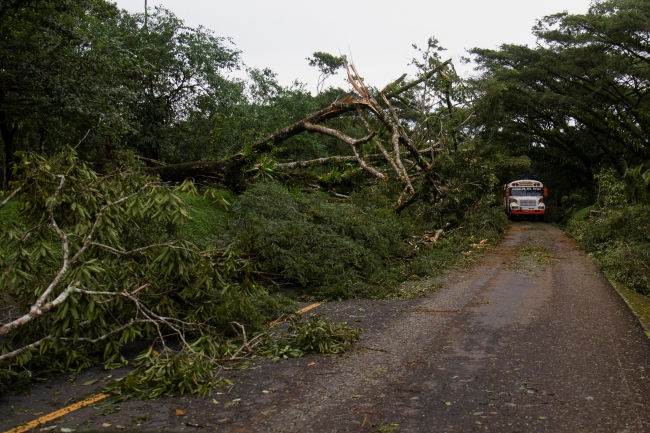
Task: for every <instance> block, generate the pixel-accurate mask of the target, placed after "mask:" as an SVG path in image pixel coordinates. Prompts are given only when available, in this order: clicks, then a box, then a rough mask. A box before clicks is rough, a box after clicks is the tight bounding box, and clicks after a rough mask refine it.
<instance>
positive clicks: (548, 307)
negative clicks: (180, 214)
mask: <svg viewBox="0 0 650 433" xmlns="http://www.w3.org/2000/svg"><path fill="white" fill-rule="evenodd" d="M490 248H491V251H489V252H488V253H487V254H485V255H484V256H483V257H482V258H481V259H479V260H478V261H477V262H476V263H475V264H474V265H473V266H472V267H471V268H470V269H465V270H459V271H454V272H451V273H449V274H447V275H445V276H443V277H440V278H437V279H435V280H431V281H429V282H428V283H427V284H429V285H431V286H433V287H436V290H434V291H431V292H430V293H428V294H427V295H426V296H424V297H421V298H415V299H409V300H395V301H392V300H391V301H369V300H349V301H344V302H331V303H326V304H323V305H321V306H319V307H318V308H316V309H314V310H313V311H312V312H313V313H320V314H325V315H327V316H328V317H329V318H330V319H333V320H336V321H339V320H342V321H346V322H348V323H349V324H350V325H351V326H356V327H360V328H363V331H364V332H363V335H364V337H363V340H361V341H359V342H358V343H357V344H356V345H355V349H354V350H353V351H351V352H350V353H348V354H346V355H344V356H329V357H318V356H307V357H304V358H300V359H290V360H284V361H279V362H276V363H273V362H271V361H269V360H257V361H255V360H253V361H252V364H251V365H250V366H249V367H250V368H249V369H247V370H231V371H228V372H227V374H226V375H227V377H228V380H229V381H230V382H232V386H231V387H228V388H226V389H223V390H221V391H220V392H215V393H213V395H212V396H211V397H209V398H200V397H196V396H179V397H173V398H161V399H157V400H153V401H125V402H121V403H118V404H110V402H108V403H104V406H102V404H96V405H95V407H87V408H84V409H80V410H78V411H76V412H74V413H72V414H69V415H67V416H65V417H64V418H63V419H59V420H57V421H55V422H51V423H49V424H47V425H46V426H43V427H38V428H36V429H35V431H39V430H40V429H42V428H49V427H52V426H54V428H52V429H50V430H49V431H52V432H56V431H61V428H64V429H75V430H76V431H81V430H96V431H127V430H129V431H130V430H136V431H154V430H156V431H157V430H167V431H196V432H200V431H219V432H250V431H260V432H347V431H350V432H373V431H381V432H391V431H393V432H397V431H399V432H454V431H458V432H467V431H499V432H502V431H506V432H535V431H540V432H546V431H554V432H582V431H584V432H600V431H602V432H642V431H650V412H649V411H648V400H649V399H650V383H649V376H648V375H650V343H649V340H648V338H646V336H645V334H644V332H643V330H642V328H641V327H640V325H639V323H638V321H637V320H636V318H635V317H634V316H633V315H632V313H631V312H630V311H629V309H628V308H627V306H626V304H625V303H624V302H623V301H622V300H621V298H620V297H619V296H618V295H617V294H616V292H615V291H614V289H613V288H612V287H611V285H610V284H609V283H608V282H607V280H606V279H605V278H604V277H603V275H602V274H601V273H600V271H599V270H598V269H597V267H596V266H595V264H594V263H593V261H592V260H591V259H590V258H589V257H587V256H586V255H585V254H584V253H583V252H581V251H580V249H579V248H578V246H577V245H576V244H575V243H574V242H573V241H572V240H571V239H570V238H568V237H567V236H565V235H564V234H562V233H561V232H560V231H558V230H557V229H555V228H553V227H551V226H549V225H546V224H542V223H512V224H511V225H510V229H509V231H508V233H507V235H506V236H505V237H504V239H503V240H502V241H501V242H500V243H499V244H498V245H496V246H493V247H490ZM87 374H88V376H84V377H78V378H76V379H75V381H76V382H79V383H78V385H80V386H82V384H81V382H80V381H82V380H86V379H87V377H94V376H92V375H93V374H95V375H97V376H98V377H99V376H100V375H103V376H104V377H105V376H106V373H105V372H100V371H97V372H95V373H93V371H90V372H88V373H87ZM113 374H119V372H117V373H115V372H114V373H113ZM99 378H101V377H99ZM57 380H58V379H57ZM85 383H88V382H85ZM72 385H74V383H71V384H66V383H65V382H64V381H63V380H60V382H56V381H55V382H50V383H48V384H40V385H37V386H35V387H34V389H32V391H31V394H30V395H22V396H21V395H14V396H5V397H3V398H2V401H0V429H2V431H5V430H8V429H9V428H11V427H13V426H15V425H17V424H18V423H20V422H22V421H28V420H31V419H34V418H37V413H38V412H45V413H47V412H49V411H51V410H52V407H51V406H52V405H51V404H49V403H51V400H52V398H53V395H52V394H54V393H55V392H56V390H57V389H58V390H59V394H57V395H56V396H58V395H61V396H67V394H66V392H69V391H70V389H71V386H72ZM99 385H101V382H97V383H93V384H92V386H99ZM47 386H49V387H50V388H49V389H48V388H46V387H47ZM92 386H87V389H88V391H91V388H92ZM56 396H54V397H56ZM176 409H179V410H180V413H181V415H178V413H179V412H178V411H177V410H176ZM182 414H184V415H182ZM64 431H65V430H64Z"/></svg>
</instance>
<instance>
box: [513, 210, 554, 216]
mask: <svg viewBox="0 0 650 433" xmlns="http://www.w3.org/2000/svg"><path fill="white" fill-rule="evenodd" d="M545 210H546V209H511V210H510V213H511V214H512V215H544V211H545Z"/></svg>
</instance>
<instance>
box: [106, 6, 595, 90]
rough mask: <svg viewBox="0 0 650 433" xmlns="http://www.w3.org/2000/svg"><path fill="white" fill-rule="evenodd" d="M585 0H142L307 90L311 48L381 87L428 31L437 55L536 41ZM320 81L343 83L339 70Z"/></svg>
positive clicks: (312, 79)
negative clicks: (555, 18)
mask: <svg viewBox="0 0 650 433" xmlns="http://www.w3.org/2000/svg"><path fill="white" fill-rule="evenodd" d="M589 4H590V0H455V1H454V0H446V1H442V0H429V1H425V0H401V1H389V0H327V1H312V0H275V1H269V0H266V1H265V0H237V1H232V0H231V1H218V0H148V5H149V7H152V6H154V5H162V6H164V7H165V8H167V9H169V10H171V11H172V12H173V13H174V14H175V15H176V16H178V17H179V18H181V19H183V20H185V23H186V24H187V25H189V26H191V27H196V26H199V25H202V26H204V27H206V28H208V29H210V30H213V31H214V32H215V34H216V35H217V36H227V37H231V38H232V39H233V41H234V42H235V45H236V47H237V48H238V49H239V50H241V51H242V58H243V60H244V62H245V63H246V65H248V66H252V67H258V68H264V67H268V68H271V69H272V70H273V71H275V72H276V73H277V74H278V79H279V81H280V83H282V84H284V85H289V84H290V83H292V82H293V81H294V80H296V79H297V80H299V81H301V82H303V83H306V84H307V85H308V89H309V90H311V91H312V92H314V91H315V90H316V83H317V81H318V75H319V74H318V71H317V70H316V69H315V68H313V67H310V66H309V65H308V64H307V60H305V58H306V57H309V56H311V55H312V53H314V52H315V51H325V52H328V53H331V54H335V55H339V54H347V55H348V56H351V58H352V60H353V61H354V63H355V65H356V67H357V70H358V71H359V74H360V75H361V76H363V77H364V78H365V80H366V83H367V84H369V85H372V86H376V87H383V86H384V85H386V84H387V83H389V82H390V81H392V80H394V79H395V78H398V77H399V76H400V75H402V73H404V72H412V71H413V69H411V68H409V67H408V64H409V61H410V60H411V59H412V58H413V56H414V54H415V51H414V50H413V47H412V44H417V45H418V46H421V47H424V46H426V42H427V39H428V38H429V37H430V36H435V37H436V38H437V39H438V40H439V41H440V45H441V46H443V47H445V48H447V51H445V52H443V53H442V57H443V60H444V59H447V58H452V59H453V60H454V63H455V64H456V65H457V70H459V72H461V73H463V74H467V73H469V72H471V68H469V67H468V66H461V65H460V64H459V63H460V61H459V60H460V58H461V57H462V56H464V55H466V50H467V49H469V48H472V47H482V48H497V47H498V46H499V45H501V44H503V43H514V44H527V45H529V46H534V45H535V38H534V37H533V36H532V34H531V28H532V26H533V25H534V24H535V20H536V19H539V18H542V17H543V16H545V15H550V14H554V13H557V12H562V11H567V12H569V13H571V14H581V13H585V12H586V11H587V9H588V7H589ZM117 5H118V6H119V7H120V8H123V9H126V10H128V11H129V12H143V11H144V0H117ZM327 84H332V85H340V86H342V87H344V88H347V85H346V84H344V82H343V79H342V74H340V73H339V75H338V76H337V77H335V78H330V81H328V83H327Z"/></svg>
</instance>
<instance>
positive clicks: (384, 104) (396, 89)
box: [146, 60, 450, 204]
mask: <svg viewBox="0 0 650 433" xmlns="http://www.w3.org/2000/svg"><path fill="white" fill-rule="evenodd" d="M449 65H450V61H449V60H448V61H446V62H442V63H440V64H439V65H438V66H436V67H435V68H433V69H431V70H430V71H428V72H427V73H426V74H423V75H422V76H420V77H419V78H417V79H415V80H412V81H410V82H406V83H404V84H403V85H401V86H400V84H401V83H402V82H403V81H404V78H405V75H403V76H402V77H400V78H399V79H398V80H396V81H394V82H393V83H391V84H389V85H388V86H386V87H384V89H383V90H381V91H379V92H374V93H373V92H371V91H369V90H368V88H367V87H366V85H365V84H364V82H363V80H362V79H361V78H359V74H358V72H357V70H356V68H355V66H354V65H353V64H350V65H348V64H345V67H346V70H347V73H348V81H349V82H350V84H351V85H352V87H353V88H354V90H355V92H354V94H353V95H349V96H347V97H346V98H345V99H344V100H343V101H336V102H334V103H332V104H331V105H329V106H328V107H326V108H324V109H322V110H319V111H317V112H315V113H313V114H311V115H309V116H307V117H305V118H304V119H301V120H299V121H297V122H295V123H292V124H291V125H287V126H285V127H283V128H281V129H279V130H277V131H275V132H273V133H272V134H270V135H268V136H267V137H264V138H263V139H261V140H258V141H257V142H255V143H253V144H252V145H251V146H249V147H248V150H247V151H246V152H245V153H243V152H242V153H238V154H235V155H233V156H231V157H229V158H226V159H224V160H221V161H198V162H188V163H182V164H173V165H165V166H159V167H151V168H148V169H146V170H147V172H149V173H152V174H157V175H159V176H160V177H161V179H162V180H163V181H171V182H181V181H183V180H185V179H188V178H194V179H213V180H216V181H218V182H221V183H223V184H224V185H226V186H228V187H230V188H231V189H233V190H235V191H237V190H241V189H243V187H244V186H245V180H246V179H245V173H246V171H247V170H246V167H247V166H248V165H250V164H251V163H252V162H253V161H254V160H255V159H256V158H259V157H260V155H263V154H266V153H268V152H270V151H271V150H272V149H273V147H274V146H275V145H277V144H279V143H281V142H283V141H285V140H287V139H289V138H291V137H294V136H296V135H298V134H301V133H303V132H309V133H316V134H322V135H326V136H329V137H333V138H336V139H337V140H340V141H342V142H344V143H347V144H348V145H349V146H350V150H351V153H352V155H341V156H333V157H330V158H319V159H316V160H312V161H295V162H289V163H281V164H277V165H276V167H275V168H276V169H293V168H299V167H306V166H310V165H314V164H325V163H330V162H332V163H333V162H341V161H344V160H345V161H356V162H357V163H358V164H359V166H360V167H362V168H363V169H364V170H365V171H366V172H368V173H370V174H371V175H373V176H375V177H378V178H380V179H383V180H388V178H389V176H388V175H387V174H386V173H384V172H383V171H382V169H379V168H376V167H374V166H373V165H371V164H370V163H369V162H368V160H369V158H367V157H365V156H364V155H363V154H362V152H360V150H359V149H360V146H361V145H363V144H366V143H370V144H372V145H374V147H376V150H377V152H373V153H372V159H373V160H375V161H376V160H377V159H376V158H377V156H379V157H380V160H382V161H383V162H384V163H385V164H384V165H385V166H386V167H387V168H388V169H389V170H390V169H392V171H393V172H394V173H395V175H396V178H398V179H400V181H401V182H402V183H403V184H404V192H403V193H402V195H401V196H400V198H399V199H398V203H399V204H401V203H402V201H403V198H404V196H405V195H406V194H409V195H411V196H413V195H414V194H415V192H416V190H415V187H414V186H413V184H414V177H415V176H417V177H420V178H422V179H423V180H424V184H426V186H425V189H431V190H434V191H438V188H437V186H436V175H435V173H434V171H433V150H432V147H433V146H432V145H431V144H428V148H427V149H422V150H427V151H428V150H431V156H425V155H424V154H423V152H422V151H421V150H420V149H418V144H416V143H415V142H414V140H413V139H412V138H411V136H410V134H409V131H407V130H406V128H405V126H404V124H403V123H404V122H403V119H401V118H400V116H399V113H398V110H396V109H395V107H394V106H393V103H392V102H391V100H393V101H396V102H395V103H397V104H401V105H404V104H403V101H404V94H405V93H406V92H409V91H412V90H413V89H415V88H417V87H418V86H420V85H421V84H423V83H425V84H426V83H427V82H428V80H430V79H432V77H434V75H435V74H436V73H442V74H444V73H443V70H444V69H445V68H446V67H448V66H449ZM425 87H426V86H425ZM346 113H353V114H352V115H353V116H355V120H357V121H358V124H359V125H360V126H362V127H363V128H364V129H365V130H366V132H367V135H366V136H364V137H361V138H354V137H351V136H349V135H347V134H345V133H344V132H342V131H340V130H337V129H334V128H331V127H327V126H324V125H322V123H324V122H326V121H328V120H331V119H334V118H337V117H339V116H342V115H344V114H346ZM384 142H386V144H390V145H385V144H384ZM366 147H367V146H366ZM425 147H426V146H425ZM387 149H391V150H390V151H389V150H387ZM403 151H406V152H408V154H409V155H410V157H411V159H412V165H413V166H414V167H415V168H416V170H415V174H409V170H407V169H406V168H405V167H404V165H403V163H402V156H401V153H402V152H403ZM427 158H429V159H430V160H427ZM411 168H413V167H411ZM438 192H439V191H438Z"/></svg>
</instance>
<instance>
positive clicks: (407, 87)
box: [382, 59, 451, 98]
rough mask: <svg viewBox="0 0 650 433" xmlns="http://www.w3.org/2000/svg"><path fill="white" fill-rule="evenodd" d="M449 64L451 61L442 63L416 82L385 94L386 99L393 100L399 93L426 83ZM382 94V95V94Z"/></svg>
mask: <svg viewBox="0 0 650 433" xmlns="http://www.w3.org/2000/svg"><path fill="white" fill-rule="evenodd" d="M450 63H451V59H449V60H446V61H444V62H442V63H441V64H439V65H438V66H436V67H435V68H433V69H432V70H430V71H429V72H427V73H426V74H424V75H423V76H421V77H420V78H418V79H417V80H413V81H411V82H410V83H408V84H405V85H404V86H402V87H400V88H399V89H397V90H395V91H392V92H390V93H388V94H386V95H385V96H386V97H387V98H393V97H395V96H397V95H399V94H401V93H404V92H406V91H407V90H409V89H412V88H413V87H415V86H417V85H418V84H420V83H421V82H423V81H427V80H428V79H429V78H431V77H433V75H434V74H435V73H436V72H438V71H440V70H441V69H443V68H444V67H445V66H447V65H448V64H450ZM382 94H383V92H382Z"/></svg>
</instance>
